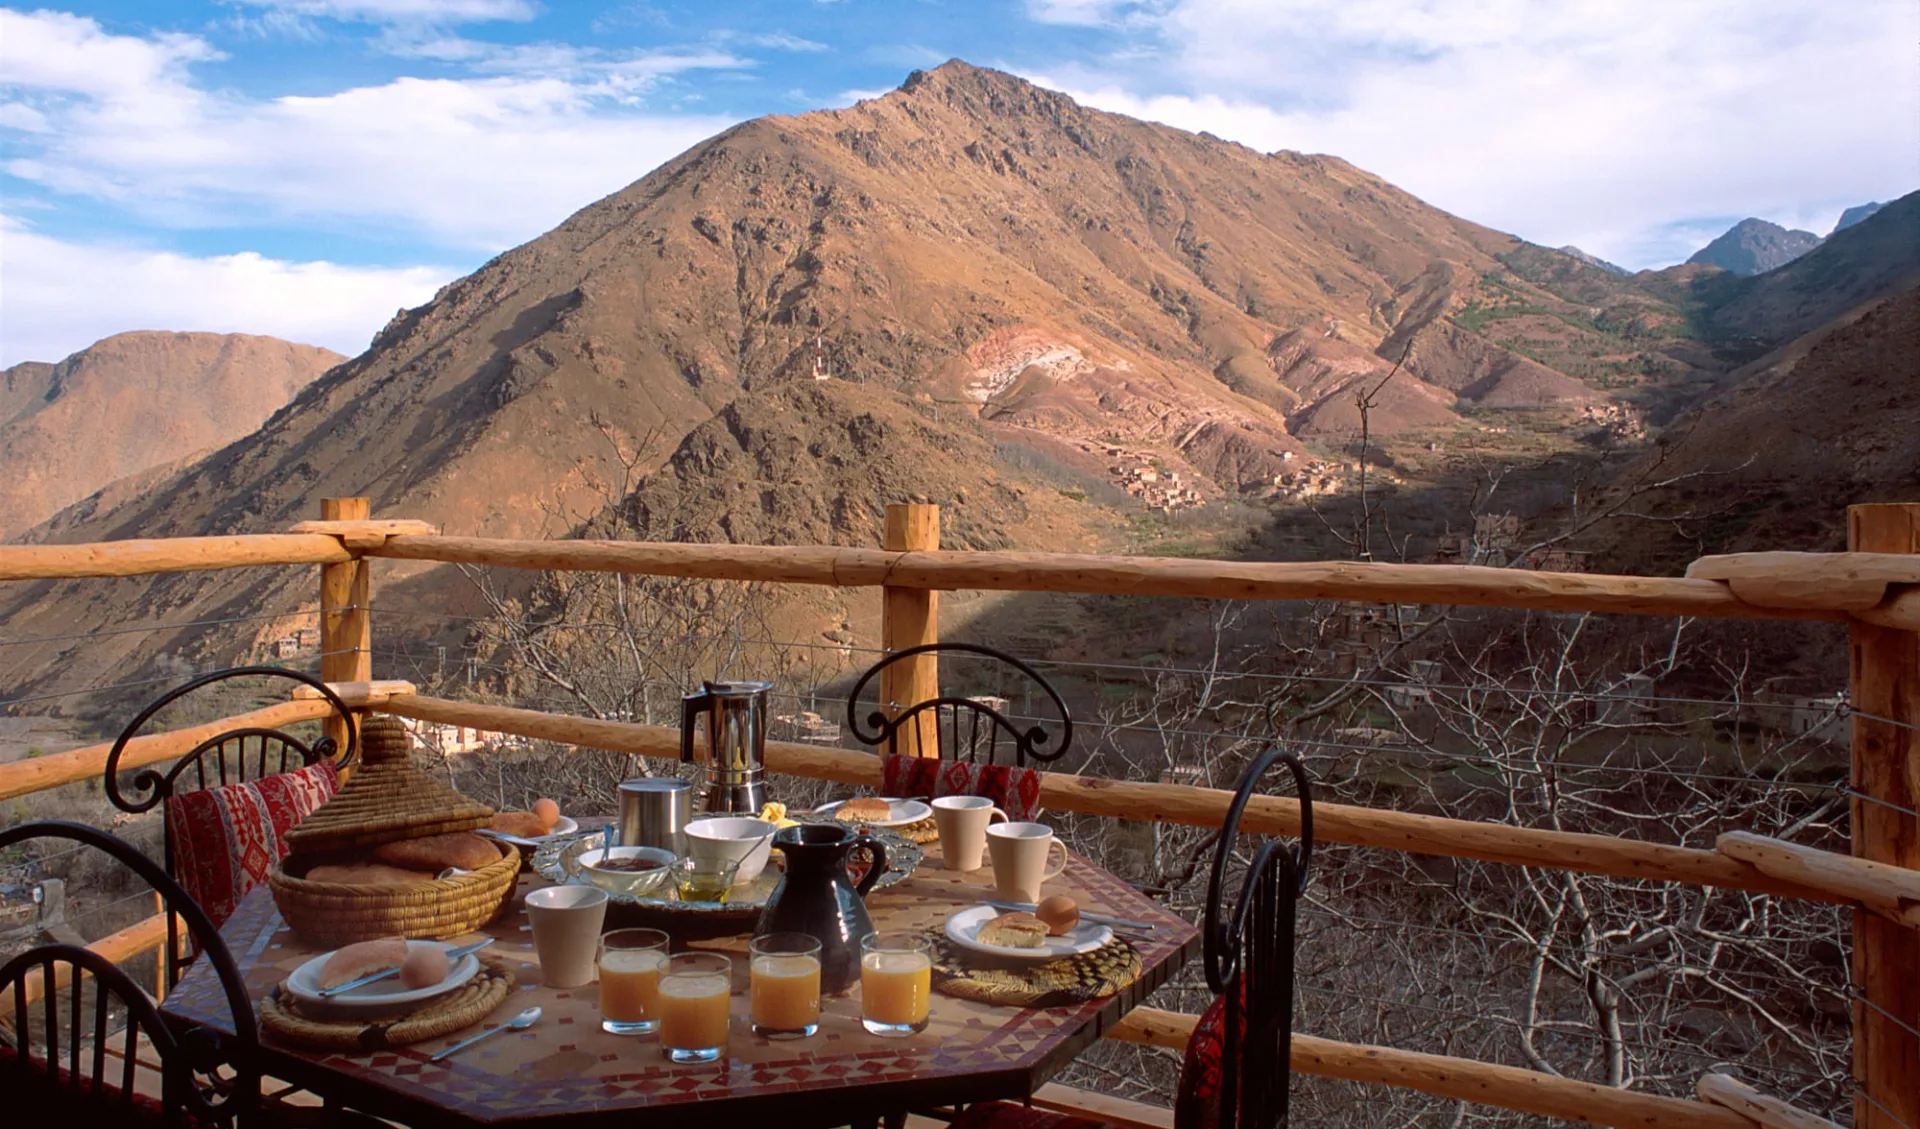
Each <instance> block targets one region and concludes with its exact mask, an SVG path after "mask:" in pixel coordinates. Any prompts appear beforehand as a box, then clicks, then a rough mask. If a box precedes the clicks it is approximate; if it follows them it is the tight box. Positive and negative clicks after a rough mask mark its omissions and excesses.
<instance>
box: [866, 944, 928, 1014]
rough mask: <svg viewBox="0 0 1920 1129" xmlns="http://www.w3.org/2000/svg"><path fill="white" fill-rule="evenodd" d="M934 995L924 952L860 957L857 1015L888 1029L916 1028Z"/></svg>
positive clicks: (872, 953) (876, 953)
mask: <svg viewBox="0 0 1920 1129" xmlns="http://www.w3.org/2000/svg"><path fill="white" fill-rule="evenodd" d="M932 995H933V963H932V962H931V961H930V960H929V959H928V958H927V954H925V953H923V952H869V953H865V954H863V955H862V956H861V958H860V1014H861V1016H862V1017H863V1018H865V1019H867V1020H870V1021H871V1022H873V1023H878V1024H883V1025H885V1026H887V1027H910V1028H919V1027H922V1026H924V1025H925V1024H926V1022H927V1008H928V1004H929V1002H930V1000H931V997H932Z"/></svg>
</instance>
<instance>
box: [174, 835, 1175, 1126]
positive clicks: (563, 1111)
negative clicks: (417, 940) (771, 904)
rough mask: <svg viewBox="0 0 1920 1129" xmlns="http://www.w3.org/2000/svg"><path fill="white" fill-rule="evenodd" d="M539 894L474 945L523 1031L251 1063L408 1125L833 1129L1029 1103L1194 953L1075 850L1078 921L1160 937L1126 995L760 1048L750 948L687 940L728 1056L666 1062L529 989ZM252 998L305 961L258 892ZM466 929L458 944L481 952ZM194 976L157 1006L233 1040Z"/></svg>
mask: <svg viewBox="0 0 1920 1129" xmlns="http://www.w3.org/2000/svg"><path fill="white" fill-rule="evenodd" d="M540 885H545V882H544V881H543V880H541V879H539V878H537V877H533V876H530V875H527V876H522V878H521V889H520V891H519V892H518V894H517V895H516V897H515V900H514V903H513V904H512V905H511V906H509V907H508V909H507V911H506V912H505V913H503V914H502V915H501V916H500V917H499V918H498V919H496V920H495V921H494V922H493V924H491V925H489V926H488V927H487V929H486V930H485V933H488V934H492V935H493V936H494V937H496V938H498V940H497V941H496V942H495V944H494V945H493V946H492V948H491V949H490V950H489V951H491V952H493V953H496V954H499V955H501V956H504V957H506V958H507V959H508V960H510V961H511V962H513V963H515V964H517V965H518V967H519V981H520V983H519V989H518V990H517V991H515V992H513V993H512V994H511V995H510V996H509V997H508V998H507V1000H506V1002H504V1003H502V1004H501V1005H500V1007H499V1008H498V1009H496V1010H495V1012H494V1013H493V1015H492V1016H490V1017H489V1018H488V1020H487V1023H488V1025H492V1024H497V1023H500V1022H503V1021H504V1020H506V1019H507V1018H509V1017H510V1016H512V1015H513V1014H514V1013H515V1012H518V1011H519V1010H521V1009H522V1008H525V1007H527V1006H529V1005H531V1004H539V1005H541V1006H542V1007H543V1008H544V1009H545V1015H544V1017H543V1018H542V1019H541V1020H540V1022H539V1023H537V1024H535V1025H534V1026H533V1027H531V1028H529V1029H527V1030H525V1031H522V1032H505V1033H502V1034H500V1035H496V1036H494V1037H492V1038H490V1039H488V1040H487V1041H486V1042H484V1043H481V1044H480V1045H479V1046H477V1047H475V1048H474V1049H472V1050H470V1051H464V1052H462V1053H460V1054H458V1055H455V1056H453V1057H452V1058H449V1059H447V1060H446V1061H443V1062H438V1063H434V1062H429V1061H427V1059H428V1056H430V1055H432V1054H433V1053H434V1052H435V1051H438V1050H440V1049H442V1048H443V1047H447V1046H450V1045H452V1044H453V1043H455V1042H457V1041H458V1040H459V1039H460V1038H463V1037H465V1036H467V1035H471V1034H473V1033H475V1032H477V1031H479V1030H480V1027H479V1026H475V1027H472V1028H469V1029H467V1030H465V1031H461V1032H458V1033H456V1034H454V1035H451V1036H448V1037H446V1038H442V1039H435V1040H431V1041H428V1042H425V1043H419V1044H416V1045H414V1046H410V1047H404V1048H401V1049H399V1050H388V1051H381V1052H379V1053H375V1054H344V1053H339V1052H325V1051H305V1050H301V1049H298V1048H295V1047H291V1046H281V1045H275V1044H273V1043H271V1042H269V1043H267V1044H266V1045H265V1046H264V1047H263V1052H264V1054H265V1056H266V1061H265V1062H264V1063H263V1064H262V1067H263V1069H264V1070H265V1071H266V1072H267V1073H268V1074H270V1075H272V1076H274V1077H276V1078H280V1079H283V1080H285V1081H288V1082H292V1083H295V1084H297V1085H299V1086H301V1087H303V1088H305V1089H308V1090H311V1091H313V1092H314V1093H316V1094H319V1095H321V1096H322V1097H325V1098H328V1099H329V1100H331V1101H336V1102H339V1103H341V1104H344V1105H347V1106H350V1107H352V1108H355V1109H360V1110H364V1111H366V1112H368V1113H373V1114H377V1115H380V1116H385V1117H390V1118H393V1119H395V1120H399V1121H402V1122H405V1123H407V1124H409V1125H413V1126H426V1125H447V1124H453V1125H538V1124H560V1123H562V1122H564V1124H566V1125H569V1126H574V1125H581V1126H584V1125H609V1124H615V1123H617V1124H619V1125H622V1126H649V1127H651V1126H663V1127H664V1126H673V1125H686V1124H692V1123H695V1122H701V1121H704V1122H706V1123H708V1124H709V1125H713V1124H726V1125H744V1124H746V1123H747V1122H746V1119H747V1118H749V1117H751V1118H755V1119H756V1121H755V1124H757V1125H761V1126H766V1127H767V1129H801V1127H805V1126H815V1125H846V1124H849V1123H856V1124H857V1123H860V1122H863V1121H870V1120H872V1119H875V1118H878V1117H881V1116H883V1115H885V1114H887V1113H891V1112H895V1111H899V1110H902V1109H906V1108H909V1107H926V1106H934V1105H951V1104H954V1103H971V1102H977V1101H986V1100H989V1099H995V1098H1006V1099H1014V1100H1019V1099H1022V1098H1025V1097H1027V1096H1028V1095H1029V1094H1031V1093H1032V1092H1033V1091H1034V1090H1035V1089H1037V1088H1038V1087H1040V1086H1041V1085H1042V1084H1043V1083H1045V1082H1046V1081H1047V1080H1048V1079H1049V1078H1051V1077H1052V1076H1053V1075H1054V1074H1055V1073H1057V1072H1058V1071H1059V1070H1060V1069H1062V1068H1063V1067H1064V1066H1065V1065H1066V1064H1067V1063H1068V1062H1069V1061H1071V1060H1072V1058H1073V1057H1074V1056H1075V1055H1076V1054H1078V1053H1079V1052H1080V1051H1081V1050H1083V1049H1084V1048H1085V1047H1086V1046H1087V1045H1088V1044H1090V1043H1091V1042H1092V1041H1093V1040H1094V1039H1096V1038H1098V1037H1099V1036H1100V1033H1101V1031H1103V1030H1105V1029H1106V1028H1107V1027H1108V1026H1110V1025H1111V1024H1112V1023H1114V1022H1115V1021H1116V1020H1118V1019H1119V1018H1120V1016H1122V1015H1124V1014H1126V1012H1127V1011H1129V1010H1130V1009H1131V1008H1132V1007H1133V1006H1134V1005H1135V1004H1137V1003H1138V1002H1140V1001H1141V1000H1142V999H1144V998H1145V997H1146V996H1147V994H1148V993H1150V992H1151V991H1152V990H1153V989H1154V988H1156V987H1158V986H1160V985H1161V984H1162V983H1164V982H1165V981H1166V980H1167V979H1168V978H1169V977H1170V976H1172V975H1173V973H1174V972H1175V971H1177V970H1178V969H1179V967H1180V966H1181V965H1182V964H1184V963H1185V962H1186V961H1187V960H1188V959H1189V958H1190V957H1192V956H1193V955H1194V954H1195V953H1196V952H1197V950H1198V948H1199V942H1198V935H1197V933H1196V931H1195V930H1194V928H1193V927H1192V926H1191V925H1188V924H1187V923H1186V922H1184V921H1182V920H1181V919H1180V918H1178V917H1176V916H1174V915H1173V914H1171V913H1169V912H1168V911H1167V910H1166V909H1165V908H1164V907H1162V906H1160V905H1159V904H1158V903H1156V902H1153V901H1151V900H1149V899H1148V898H1146V897H1145V896H1143V895H1141V894H1140V893H1139V892H1138V891H1136V890H1134V889H1133V888H1132V887H1130V886H1128V885H1127V884H1126V883H1125V882H1122V881H1121V880H1120V879H1118V878H1116V877H1114V876H1113V875H1112V874H1109V873H1107V872H1106V871H1105V870H1102V869H1101V868H1099V867H1097V866H1095V865H1094V864H1093V863H1091V862H1089V861H1088V860H1086V859H1085V858H1082V857H1081V856H1079V855H1070V856H1069V861H1068V864H1067V868H1066V870H1065V871H1064V872H1063V873H1062V874H1061V876H1060V877H1059V878H1056V879H1053V880H1051V881H1049V882H1048V883H1047V886H1046V892H1047V893H1061V892H1064V893H1068V894H1071V895H1073V897H1074V898H1075V899H1076V900H1078V901H1079V902H1080V904H1081V906H1082V907H1083V908H1085V909H1088V910H1092V911H1095V912H1101V913H1106V914H1110V915H1113V916H1116V917H1123V918H1129V919H1133V920H1137V921H1150V922H1154V923H1156V924H1157V925H1158V926H1159V928H1158V929H1157V930H1155V931H1154V933H1153V934H1152V938H1153V939H1152V940H1144V941H1142V940H1136V941H1135V942H1134V943H1135V947H1136V948H1138V949H1139V950H1140V953H1141V957H1142V960H1143V962H1144V965H1145V971H1144V973H1143V974H1142V976H1141V978H1140V980H1139V981H1137V982H1136V983H1135V984H1134V985H1133V986H1132V987H1130V988H1128V989H1127V990H1126V991H1124V992H1121V993H1120V994H1118V995H1116V996H1111V997H1108V998H1107V999H1104V1000H1095V1001H1091V1002H1088V1003H1085V1004H1080V1005H1077V1006H1074V1007H1065V1008H1052V1009H1045V1010H1041V1009H1032V1008H1025V1009H1023V1008H1012V1007H993V1006H990V1005H987V1004H981V1003H976V1002H973V1001H969V1000H959V999H955V998H953V997H950V996H945V995H941V994H940V993H938V992H936V993H935V994H934V997H933V1012H932V1022H931V1024H930V1025H929V1026H928V1028H927V1030H926V1031H925V1032H923V1033H922V1034H919V1035H916V1036H911V1037H908V1038H903V1039H883V1038H879V1037H877V1036H874V1035H870V1034H868V1033H867V1032H866V1030H865V1028H863V1027H862V1026H861V1025H860V1001H859V992H858V989H857V988H856V989H855V990H854V992H853V993H852V994H851V995H848V996H843V997H828V998H826V999H825V1000H823V1001H822V1008H821V1013H822V1014H821V1033H820V1034H819V1035H817V1036H815V1037H813V1038H811V1039H803V1040H797V1041H792V1042H773V1041H769V1040H766V1039H761V1038H758V1037H756V1036H754V1035H752V1034H751V1033H750V1032H749V1031H748V1029H747V1020H746V1007H747V998H746V992H745V988H746V975H747V970H746V961H745V959H744V956H745V947H746V938H745V937H744V936H741V937H738V938H723V939H718V940H713V941H704V942H699V943H697V945H696V947H698V948H703V949H708V948H710V949H718V950H721V951H731V950H737V955H738V956H739V958H740V959H737V960H736V961H735V972H736V985H735V995H734V997H733V1024H732V1031H731V1046H730V1048H729V1053H728V1055H727V1057H726V1058H725V1059H723V1060H722V1061H720V1062H718V1063H713V1064H708V1065H705V1066H675V1065H673V1064H671V1063H669V1062H667V1061H666V1060H665V1058H664V1057H663V1056H662V1055H661V1053H660V1046H659V1043H658V1041H657V1039H656V1038H655V1037H653V1036H640V1037H621V1036H616V1035H609V1034H606V1033H604V1032H602V1031H601V1030H600V1022H599V1019H600V1016H599V999H598V995H597V993H596V991H595V989H594V988H593V987H592V986H588V987H586V988H583V989H575V990H572V991H560V990H557V989H552V988H546V987H543V986H542V985H541V984H540V979H539V966H538V964H537V962H536V959H535V957H534V953H533V945H532V936H531V934H530V933H529V932H528V931H527V930H528V927H527V918H526V913H525V911H524V910H523V909H522V908H521V905H520V897H519V895H523V894H524V893H525V891H526V890H527V889H529V888H532V887H534V886H540ZM991 886H992V870H991V869H988V868H983V869H981V870H977V871H974V872H972V873H970V874H956V873H953V872H951V871H948V870H945V869H942V868H941V867H940V863H939V848H938V846H937V845H936V846H933V847H929V848H928V852H927V861H926V863H925V864H924V865H922V866H921V868H920V869H919V870H918V871H916V872H915V874H914V875H913V877H911V878H909V879H907V880H906V881H905V882H902V883H900V884H899V885H897V886H894V887H891V888H889V889H886V890H876V891H875V892H874V893H873V895H872V896H871V897H870V898H869V899H868V908H869V911H870V913H871V914H872V916H873V918H874V924H875V927H876V928H879V929H884V930H902V929H924V928H937V927H938V926H939V925H940V923H941V922H943V921H945V919H946V918H947V917H948V916H949V915H950V914H952V913H953V912H954V911H955V910H957V909H960V908H963V907H966V906H970V905H973V904H975V903H976V902H978V901H979V900H980V899H981V898H983V897H989V896H991V893H992V891H991ZM222 934H223V936H224V937H225V938H226V940H227V944H228V945H229V946H230V947H231V948H232V950H233V955H234V959H235V960H237V961H238V962H239V964H240V968H241V971H242V972H243V973H244V974H245V975H246V977H247V984H248V988H249V989H250V991H251V992H252V994H253V997H254V999H255V1000H256V1001H257V1000H259V999H260V998H261V997H263V996H264V995H265V994H266V993H267V992H269V991H270V990H271V989H272V988H273V987H274V985H276V984H278V983H279V982H280V981H281V980H282V979H284V978H285V977H286V975H287V973H288V972H290V971H291V970H293V969H294V968H296V967H298V966H299V964H300V963H301V962H302V961H305V960H306V959H308V958H309V957H311V956H312V955H314V954H315V953H316V952H317V951H319V950H316V949H313V948H309V947H308V946H306V945H304V944H302V943H301V942H300V941H299V940H298V939H297V938H295V937H294V936H293V934H292V933H291V932H290V931H288V930H287V928H286V926H285V924H284V923H283V922H282V921H281V919H280V915H279V912H278V911H277V910H276V909H275V908H274V905H273V900H272V898H271V897H270V896H269V894H268V892H267V890H266V889H265V888H261V889H258V890H255V891H254V892H253V893H252V894H250V895H248V896H247V898H246V900H245V901H243V902H242V903H241V905H240V908H239V909H238V910H237V911H236V912H235V914H234V916H233V917H232V919H231V920H229V921H228V922H227V925H226V927H225V928H224V929H223V930H222ZM480 936H482V934H479V933H476V934H471V935H469V936H468V937H466V938H460V939H458V940H462V941H468V940H477V939H479V937H480ZM204 971H205V970H204V968H198V969H196V970H195V971H193V972H192V973H190V974H189V975H188V976H187V977H186V979H184V980H183V981H182V982H181V984H180V986H179V987H178V988H177V989H176V990H175V992H174V993H173V995H171V996H169V997H168V999H167V1001H166V1004H165V1007H164V1009H163V1010H164V1011H165V1012H166V1013H167V1014H168V1015H169V1016H171V1017H173V1018H175V1019H177V1020H184V1021H186V1022H189V1023H196V1024H202V1025H206V1026H210V1027H214V1028H216V1029H223V1030H228V1031H230V1030H231V1022H230V1020H228V1018H227V1015H226V1008H225V1006H224V1003H223V1001H222V998H221V996H220V995H219V990H218V986H217V984H216V983H215V981H214V978H213V977H211V976H206V975H203V973H204Z"/></svg>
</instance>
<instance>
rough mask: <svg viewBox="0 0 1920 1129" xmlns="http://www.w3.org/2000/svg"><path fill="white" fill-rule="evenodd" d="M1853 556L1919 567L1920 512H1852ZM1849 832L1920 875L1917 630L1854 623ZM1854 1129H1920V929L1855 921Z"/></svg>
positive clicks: (1856, 848) (1903, 508) (1875, 856)
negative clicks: (1890, 558)
mask: <svg viewBox="0 0 1920 1129" xmlns="http://www.w3.org/2000/svg"><path fill="white" fill-rule="evenodd" d="M1847 548H1849V549H1851V550H1853V551H1855V552H1860V553H1876V554H1880V553H1888V554H1900V555H1903V556H1907V557H1908V558H1909V559H1911V560H1916V561H1920V555H1917V554H1920V504H1890V505H1870V506H1853V507H1850V508H1849V509H1848V511H1847ZM1848 651H1849V653H1850V657H1851V667H1852V689H1851V692H1850V694H1849V697H1850V700H1851V701H1852V704H1853V708H1854V709H1855V710H1856V711H1858V712H1856V713H1855V714H1854V717H1853V765H1852V775H1851V783H1852V786H1853V800H1852V804H1851V815H1852V819H1851V826H1852V829H1853V854H1854V856H1855V857H1856V858H1861V859H1866V860H1868V861H1870V862H1875V863H1880V864H1882V865H1886V866H1895V867H1904V868H1906V869H1908V870H1920V818H1916V817H1915V816H1914V814H1913V813H1914V811H1915V809H1917V808H1920V729H1916V728H1915V727H1916V726H1920V632H1916V631H1911V630H1901V629H1898V628H1893V627H1886V626H1879V625H1874V624H1868V623H1855V624H1854V625H1853V628H1852V630H1851V632H1850V633H1849V636H1848ZM1853 983H1854V985H1855V987H1856V988H1857V989H1858V992H1859V998H1858V999H1857V1000H1856V1001H1855V1002H1854V1005H1853V1077H1854V1081H1855V1082H1856V1083H1857V1084H1858V1086H1859V1091H1858V1096H1856V1097H1855V1099H1854V1105H1853V1123H1854V1125H1856V1126H1857V1127H1858V1129H1894V1127H1895V1126H1906V1127H1907V1129H1916V1127H1920V930H1914V929H1910V928H1907V927H1906V926H1904V925H1902V924H1897V923H1895V922H1893V921H1889V920H1887V919H1886V918H1885V917H1883V916H1880V915H1878V914H1873V913H1864V912H1860V911H1855V913H1854V915H1853Z"/></svg>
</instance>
